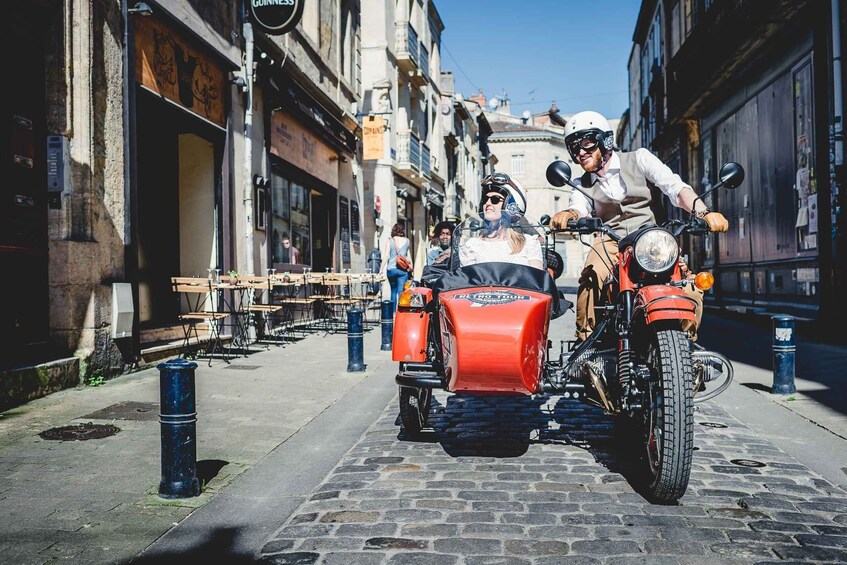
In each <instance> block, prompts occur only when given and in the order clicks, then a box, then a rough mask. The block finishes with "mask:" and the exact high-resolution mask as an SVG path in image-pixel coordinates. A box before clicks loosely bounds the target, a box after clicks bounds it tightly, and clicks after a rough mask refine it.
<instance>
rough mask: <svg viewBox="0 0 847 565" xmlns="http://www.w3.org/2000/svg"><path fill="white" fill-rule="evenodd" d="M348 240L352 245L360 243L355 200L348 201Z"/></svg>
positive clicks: (357, 207)
mask: <svg viewBox="0 0 847 565" xmlns="http://www.w3.org/2000/svg"><path fill="white" fill-rule="evenodd" d="M350 240H351V241H352V242H353V244H354V245H360V244H361V243H362V239H361V236H360V235H359V203H358V202H356V201H355V200H353V201H351V202H350Z"/></svg>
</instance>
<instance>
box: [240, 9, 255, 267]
mask: <svg viewBox="0 0 847 565" xmlns="http://www.w3.org/2000/svg"><path fill="white" fill-rule="evenodd" d="M244 50H245V53H244V55H245V57H244V60H245V63H244V67H245V68H244V79H245V80H246V81H247V104H246V105H245V108H244V198H243V202H242V203H243V206H244V220H245V225H244V245H245V248H246V249H247V252H246V254H245V257H244V270H245V271H246V273H247V274H248V275H254V274H255V273H254V272H253V25H252V24H251V23H250V22H249V21H248V19H247V14H246V13H245V14H244Z"/></svg>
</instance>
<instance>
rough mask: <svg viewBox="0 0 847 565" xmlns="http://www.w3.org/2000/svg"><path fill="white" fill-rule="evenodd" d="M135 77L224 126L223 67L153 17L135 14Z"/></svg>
mask: <svg viewBox="0 0 847 565" xmlns="http://www.w3.org/2000/svg"><path fill="white" fill-rule="evenodd" d="M133 21H134V22H135V26H134V27H135V80H136V81H137V82H138V84H140V85H141V86H143V87H144V88H146V89H147V90H149V91H151V92H154V93H156V94H158V95H159V96H162V97H163V98H167V99H168V100H170V101H171V102H174V103H176V104H178V105H180V106H182V107H183V108H185V109H186V110H189V111H190V112H193V113H194V114H197V115H198V116H200V117H202V118H204V119H206V120H209V121H210V122H212V123H214V124H216V125H218V126H220V127H226V116H225V111H224V100H225V98H224V84H225V80H224V71H223V69H222V68H221V67H220V65H218V64H217V63H215V62H214V61H213V60H212V59H210V58H209V57H208V56H206V54H205V53H204V52H202V51H201V50H200V49H199V48H197V47H195V46H194V45H193V44H191V43H189V40H187V39H183V37H182V35H181V34H179V33H178V32H177V31H175V30H174V29H172V28H171V27H170V26H168V25H166V24H165V23H164V22H162V21H159V20H157V19H156V18H136V19H135V20H133Z"/></svg>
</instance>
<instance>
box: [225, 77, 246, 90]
mask: <svg viewBox="0 0 847 565" xmlns="http://www.w3.org/2000/svg"><path fill="white" fill-rule="evenodd" d="M229 83H230V84H231V85H233V86H235V87H238V88H240V89H241V91H242V92H247V81H246V80H244V77H243V76H241V75H236V76H234V77H232V78H231V79H229Z"/></svg>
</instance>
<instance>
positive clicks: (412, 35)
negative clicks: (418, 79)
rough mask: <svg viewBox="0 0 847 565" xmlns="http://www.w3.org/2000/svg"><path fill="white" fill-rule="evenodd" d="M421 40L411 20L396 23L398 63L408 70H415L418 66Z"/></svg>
mask: <svg viewBox="0 0 847 565" xmlns="http://www.w3.org/2000/svg"><path fill="white" fill-rule="evenodd" d="M419 46H420V42H419V41H418V32H416V31H415V28H413V27H412V25H411V24H410V23H409V22H398V23H396V24H394V52H395V53H394V54H395V56H396V57H397V65H398V66H399V67H400V68H401V69H403V70H404V71H407V72H414V71H416V70H417V68H418V59H419V57H420V51H419Z"/></svg>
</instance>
